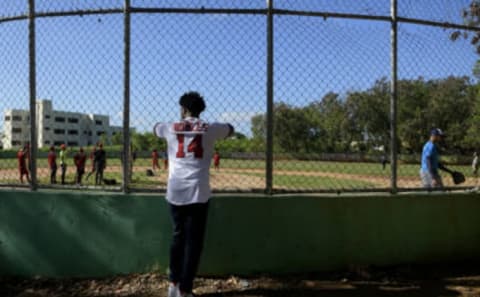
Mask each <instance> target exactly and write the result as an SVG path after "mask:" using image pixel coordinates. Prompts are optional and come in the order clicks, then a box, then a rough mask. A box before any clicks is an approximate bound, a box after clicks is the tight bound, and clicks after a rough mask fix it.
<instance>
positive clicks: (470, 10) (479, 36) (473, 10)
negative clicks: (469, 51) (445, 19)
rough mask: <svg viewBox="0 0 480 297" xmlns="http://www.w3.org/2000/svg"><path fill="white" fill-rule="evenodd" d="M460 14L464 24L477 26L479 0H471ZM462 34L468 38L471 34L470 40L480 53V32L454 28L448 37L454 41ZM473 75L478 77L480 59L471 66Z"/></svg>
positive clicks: (479, 16) (479, 76)
mask: <svg viewBox="0 0 480 297" xmlns="http://www.w3.org/2000/svg"><path fill="white" fill-rule="evenodd" d="M462 16H463V20H464V23H465V25H467V26H470V27H478V26H479V25H480V0H472V1H471V3H470V5H469V6H468V7H466V8H465V9H463V11H462ZM461 36H463V37H464V38H469V37H470V36H471V39H470V42H471V44H472V45H473V46H474V47H475V48H476V50H477V53H479V54H480V32H479V31H477V32H475V33H471V34H470V33H469V32H467V31H464V32H462V31H460V30H455V31H453V32H452V33H451V34H450V39H451V40H452V41H456V40H457V39H458V38H460V37H461ZM472 72H473V75H474V76H475V77H476V78H480V60H477V62H476V63H475V65H474V66H473V71H472Z"/></svg>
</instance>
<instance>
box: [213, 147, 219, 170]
mask: <svg viewBox="0 0 480 297" xmlns="http://www.w3.org/2000/svg"><path fill="white" fill-rule="evenodd" d="M213 166H214V168H215V170H218V169H219V168H220V154H219V153H218V151H215V154H213Z"/></svg>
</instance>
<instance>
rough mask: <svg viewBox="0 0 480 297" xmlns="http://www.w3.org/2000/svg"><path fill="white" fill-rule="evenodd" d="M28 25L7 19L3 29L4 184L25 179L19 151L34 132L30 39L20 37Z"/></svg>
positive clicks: (0, 105)
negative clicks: (30, 129) (9, 21)
mask: <svg viewBox="0 0 480 297" xmlns="http://www.w3.org/2000/svg"><path fill="white" fill-rule="evenodd" d="M27 29H28V28H27V27H26V26H25V24H24V23H23V22H11V23H4V24H2V25H1V29H0V67H1V69H2V71H1V72H0V82H1V87H0V98H2V99H1V100H0V108H1V110H2V111H3V114H2V116H1V117H0V123H1V126H2V128H3V129H2V130H1V140H2V148H3V149H2V151H1V156H2V161H1V163H0V168H1V170H2V171H1V176H0V182H1V183H2V184H19V183H21V181H20V175H19V168H18V161H17V152H18V150H19V148H22V147H23V146H24V145H26V144H27V143H28V141H29V138H28V137H29V136H30V132H29V127H30V126H29V116H30V112H29V86H28V39H27V38H18V36H27V34H28V33H27V32H28V31H27ZM22 135H25V137H22ZM25 161H26V160H25ZM25 167H26V165H25ZM23 182H24V184H25V185H26V184H27V179H26V176H24V177H23Z"/></svg>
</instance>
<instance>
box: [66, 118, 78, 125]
mask: <svg viewBox="0 0 480 297" xmlns="http://www.w3.org/2000/svg"><path fill="white" fill-rule="evenodd" d="M68 122H69V123H72V124H76V123H78V119H77V118H68Z"/></svg>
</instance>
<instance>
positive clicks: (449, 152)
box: [397, 24, 479, 188]
mask: <svg viewBox="0 0 480 297" xmlns="http://www.w3.org/2000/svg"><path fill="white" fill-rule="evenodd" d="M398 36H399V49H398V56H399V61H398V62H399V68H398V70H399V71H398V77H399V82H398V129H397V130H398V137H399V139H400V140H401V143H400V155H399V158H400V162H399V178H398V185H399V187H401V188H419V187H422V180H421V178H420V176H419V169H420V166H419V164H420V159H421V154H422V150H423V146H424V145H425V143H426V142H427V141H428V140H429V137H430V130H431V129H432V128H433V127H438V128H440V129H442V130H443V131H444V132H445V133H446V135H447V137H446V138H445V143H444V144H442V145H441V146H440V147H441V149H440V156H441V160H442V161H443V162H444V163H445V165H446V166H447V167H448V168H450V169H452V170H458V171H461V172H463V173H464V174H465V175H466V176H467V181H466V183H464V184H463V186H475V185H476V177H474V176H473V175H472V169H471V163H472V160H473V156H472V155H473V152H474V151H475V150H476V149H477V148H478V144H479V143H478V137H477V134H476V133H477V132H476V130H477V123H476V120H475V113H476V108H478V107H477V106H478V103H477V102H478V94H477V88H478V87H477V83H478V82H477V79H475V77H474V76H473V75H472V70H473V66H474V65H475V63H476V61H477V59H478V55H477V54H476V53H475V51H474V48H473V47H472V45H471V44H470V42H469V41H468V40H466V39H463V38H462V39H459V40H457V41H451V40H450V38H449V32H448V31H445V30H444V29H443V28H435V27H427V26H418V25H410V24H401V25H400V26H399V32H398ZM425 53H428V54H425ZM440 175H442V176H443V183H444V185H446V186H454V184H453V182H452V178H451V177H450V175H449V174H448V173H446V172H443V173H442V172H440Z"/></svg>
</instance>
